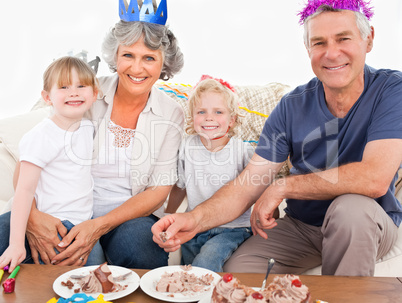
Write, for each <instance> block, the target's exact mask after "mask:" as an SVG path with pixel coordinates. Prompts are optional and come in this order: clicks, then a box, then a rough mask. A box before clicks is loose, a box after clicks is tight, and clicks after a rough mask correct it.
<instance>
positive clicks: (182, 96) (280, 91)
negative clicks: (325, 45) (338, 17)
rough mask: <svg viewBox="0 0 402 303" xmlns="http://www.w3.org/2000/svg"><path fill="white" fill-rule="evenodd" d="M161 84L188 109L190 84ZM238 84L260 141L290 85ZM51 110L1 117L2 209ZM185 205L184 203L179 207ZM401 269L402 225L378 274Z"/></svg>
mask: <svg viewBox="0 0 402 303" xmlns="http://www.w3.org/2000/svg"><path fill="white" fill-rule="evenodd" d="M158 87H159V88H160V89H161V90H163V91H165V92H166V93H167V94H169V95H170V96H171V97H172V98H173V99H175V100H176V101H177V102H178V103H180V104H181V105H182V106H183V108H184V110H186V109H187V97H188V94H189V92H190V90H191V86H189V85H183V84H172V83H166V82H160V83H158ZM235 88H236V91H237V93H238V95H239V97H240V106H241V108H242V109H243V111H242V112H243V113H244V115H245V118H244V120H245V121H244V124H243V126H242V127H241V129H240V132H239V136H240V137H241V138H243V139H244V140H248V141H258V138H259V134H260V132H261V129H262V127H263V125H264V122H265V120H266V117H267V116H268V115H269V114H270V112H271V111H272V110H273V108H274V107H275V105H276V104H277V103H278V101H279V100H280V98H281V97H282V96H283V95H284V94H285V93H286V92H288V91H290V87H289V86H286V85H283V84H279V83H270V84H267V85H265V86H235ZM49 113H50V109H49V108H48V107H46V106H45V105H44V104H43V103H42V102H41V101H39V102H37V103H36V104H34V106H33V109H32V111H30V112H28V113H24V114H21V115H19V116H16V117H10V118H6V119H3V120H0V213H2V212H4V211H8V210H9V209H10V203H9V202H8V201H9V200H10V198H11V197H12V196H13V193H14V191H13V186H12V176H13V172H14V168H15V164H16V161H17V159H18V143H19V140H20V139H21V137H22V136H23V134H24V133H25V132H26V131H28V130H29V129H31V128H32V127H33V126H34V125H35V124H37V123H38V122H39V121H41V120H42V119H44V118H45V117H47V116H48V115H49ZM253 144H254V143H253ZM287 172H288V166H285V167H284V169H283V170H282V172H281V174H287ZM401 187H402V182H401V180H400V179H399V183H398V185H397V192H396V195H397V198H398V199H399V200H400V201H402V190H401ZM284 206H285V203H282V204H281V209H282V211H281V215H283V214H284V212H283V208H284ZM184 208H185V206H183V207H181V208H180V209H184ZM179 260H180V254H179V252H177V253H174V254H171V256H170V260H169V264H178V262H179ZM401 273H402V229H401V228H400V229H399V237H398V240H397V243H396V244H395V245H394V247H393V248H392V249H391V251H390V252H389V253H388V254H387V255H386V256H385V257H384V258H382V259H381V260H378V262H377V265H376V268H375V276H389V277H396V276H400V275H401ZM306 274H314V275H319V274H321V267H316V268H314V269H311V270H309V271H307V272H306Z"/></svg>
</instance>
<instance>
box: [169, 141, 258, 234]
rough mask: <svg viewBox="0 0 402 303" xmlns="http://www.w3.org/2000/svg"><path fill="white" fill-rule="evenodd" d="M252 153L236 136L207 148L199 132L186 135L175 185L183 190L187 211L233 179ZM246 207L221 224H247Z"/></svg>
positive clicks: (248, 213) (247, 144)
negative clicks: (216, 147)
mask: <svg viewBox="0 0 402 303" xmlns="http://www.w3.org/2000/svg"><path fill="white" fill-rule="evenodd" d="M253 154H254V148H253V147H252V146H251V145H250V144H249V143H245V142H243V141H242V140H240V139H236V138H231V139H230V141H229V142H228V143H227V144H226V146H225V147H224V148H222V149H221V150H220V151H217V152H210V151H209V150H207V149H206V148H205V146H204V145H203V144H202V142H201V139H200V136H199V135H194V136H189V137H188V138H186V139H185V140H183V142H182V145H181V147H180V153H179V162H178V175H179V181H178V182H177V186H178V187H180V188H185V189H186V193H187V200H188V207H187V211H191V210H193V209H194V208H195V207H196V206H197V205H198V204H200V203H202V202H204V201H205V200H208V199H209V198H210V197H212V195H213V194H215V192H217V191H218V190H219V189H220V188H221V187H222V186H224V185H225V184H227V183H228V182H229V181H231V180H233V179H235V178H236V177H237V176H238V175H239V174H240V173H241V172H242V171H243V169H244V168H245V167H246V165H247V164H248V162H249V160H250V159H251V157H252V156H253ZM250 213H251V210H250V209H249V210H247V211H246V212H245V213H244V214H242V215H241V216H240V217H238V218H237V219H235V220H233V221H232V222H229V223H227V224H224V225H221V227H227V228H235V227H247V226H250Z"/></svg>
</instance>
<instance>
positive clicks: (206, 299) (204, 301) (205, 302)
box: [198, 287, 259, 303]
mask: <svg viewBox="0 0 402 303" xmlns="http://www.w3.org/2000/svg"><path fill="white" fill-rule="evenodd" d="M252 288H253V289H254V290H259V288H258V287H252ZM198 303H211V296H209V297H204V298H202V299H201V300H200V301H199V302H198Z"/></svg>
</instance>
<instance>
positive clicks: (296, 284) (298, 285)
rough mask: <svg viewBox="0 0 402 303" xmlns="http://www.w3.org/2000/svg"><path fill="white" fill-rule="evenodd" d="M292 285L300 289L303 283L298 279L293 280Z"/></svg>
mask: <svg viewBox="0 0 402 303" xmlns="http://www.w3.org/2000/svg"><path fill="white" fill-rule="evenodd" d="M292 285H293V286H296V287H301V286H302V285H303V283H302V282H301V281H300V280H299V279H294V280H293V281H292Z"/></svg>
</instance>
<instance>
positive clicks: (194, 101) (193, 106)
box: [165, 76, 254, 272]
mask: <svg viewBox="0 0 402 303" xmlns="http://www.w3.org/2000/svg"><path fill="white" fill-rule="evenodd" d="M239 124H240V115H239V109H238V97H237V95H236V94H235V93H234V89H233V88H232V87H231V86H230V85H229V84H228V83H226V82H224V81H222V80H220V79H213V78H211V77H208V76H203V77H202V78H201V81H200V82H199V83H198V85H197V86H196V87H195V89H194V91H193V92H192V94H191V96H190V99H189V115H188V121H187V127H186V132H187V133H188V134H189V135H191V136H189V137H188V138H186V139H185V140H184V141H183V143H182V146H181V148H180V154H179V163H178V174H179V180H178V182H177V184H176V185H175V186H174V187H173V188H172V191H171V193H170V196H169V202H168V205H167V207H166V210H165V212H167V213H172V212H176V210H177V208H178V207H179V206H180V204H181V202H182V201H183V199H184V197H185V196H186V195H187V200H188V207H187V211H190V210H192V209H194V208H195V207H196V206H197V205H198V204H200V203H202V202H204V201H205V200H207V199H209V198H210V197H211V196H212V195H213V194H214V193H215V192H216V191H217V190H219V189H220V188H221V187H222V186H224V185H225V184H226V183H228V182H229V181H231V180H233V179H235V178H236V177H237V176H238V175H239V174H240V172H241V171H242V170H243V169H244V167H245V166H246V165H247V163H248V161H249V159H251V157H252V155H253V153H254V149H253V148H252V147H251V145H250V144H248V143H247V144H246V143H244V142H242V141H241V140H240V139H236V138H233V135H234V134H235V128H236V126H238V125H239ZM217 215H219V214H217ZM250 236H251V228H250V210H248V211H247V212H245V213H244V214H243V215H242V216H240V217H239V218H237V219H235V220H234V221H232V222H229V223H227V224H225V225H222V226H220V227H218V228H214V229H211V230H208V231H206V232H203V233H200V234H197V235H196V236H195V237H194V238H193V239H192V240H190V241H188V242H186V243H184V244H183V245H182V246H181V248H182V250H181V251H182V264H192V265H193V266H199V267H204V268H207V269H210V270H212V271H215V272H221V271H222V267H223V264H224V263H225V261H226V260H227V259H228V258H229V257H230V256H231V254H232V253H233V251H234V250H236V248H237V247H238V246H239V245H240V244H241V243H243V241H245V240H246V239H247V238H249V237H250Z"/></svg>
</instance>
